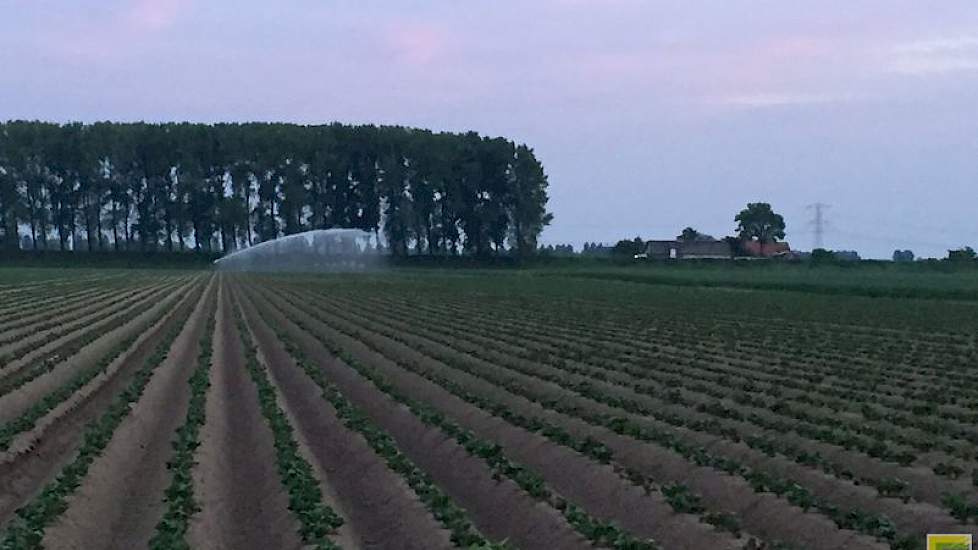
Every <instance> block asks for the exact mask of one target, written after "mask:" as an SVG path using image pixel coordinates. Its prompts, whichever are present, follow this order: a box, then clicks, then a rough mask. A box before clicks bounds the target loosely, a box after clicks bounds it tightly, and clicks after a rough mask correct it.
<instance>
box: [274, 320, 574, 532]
mask: <svg viewBox="0 0 978 550" xmlns="http://www.w3.org/2000/svg"><path fill="white" fill-rule="evenodd" d="M262 314H263V315H266V316H268V317H266V318H268V319H269V321H271V322H275V323H277V324H278V326H280V327H282V328H283V329H284V330H287V331H288V332H289V334H290V336H291V337H292V338H294V339H295V340H296V342H297V344H298V345H299V346H300V348H301V349H302V350H303V352H304V353H305V354H306V355H307V356H308V357H310V358H311V359H312V360H314V361H315V362H316V364H317V365H319V366H320V368H322V369H323V370H324V372H325V373H326V374H327V375H328V376H329V378H330V380H332V381H333V382H334V383H335V384H336V385H337V386H338V387H339V388H340V389H341V390H342V391H343V393H344V395H346V397H347V398H348V399H350V400H351V401H352V402H353V403H354V404H356V405H357V406H358V407H359V408H360V409H361V410H363V411H364V412H365V413H366V414H367V416H368V417H370V419H371V420H372V421H374V422H375V423H377V424H378V425H379V426H380V427H381V428H383V429H384V430H386V431H387V433H389V434H390V435H391V436H392V437H394V439H395V441H396V442H397V445H398V448H399V449H400V450H401V451H402V452H403V453H404V454H405V455H406V456H407V457H408V458H409V459H410V460H411V461H413V462H414V463H415V464H416V465H417V466H418V467H419V468H421V469H422V470H424V471H425V472H427V473H428V474H429V475H430V476H431V477H432V479H433V480H434V481H435V483H437V484H438V486H439V487H441V488H442V490H444V491H445V493H446V494H448V495H449V496H450V497H451V498H452V499H453V500H454V501H455V502H456V503H458V504H459V505H460V506H461V507H462V508H464V509H465V510H466V511H467V512H468V514H469V517H470V519H471V520H472V522H473V523H474V524H475V526H476V527H477V528H478V529H479V530H480V531H481V532H482V533H483V534H485V535H486V536H487V537H489V538H490V539H492V540H503V539H507V540H509V542H510V543H511V544H513V545H515V546H516V547H518V548H561V549H565V548H589V547H590V545H589V544H588V543H587V542H586V541H585V540H584V539H583V538H581V536H580V535H578V534H577V533H576V532H575V531H574V530H573V529H572V528H571V527H570V526H569V525H568V524H567V523H566V521H564V519H563V517H562V516H561V515H560V514H559V513H558V512H557V511H556V510H554V509H553V508H550V507H549V506H547V505H545V504H542V503H540V502H537V501H535V500H534V499H533V498H532V497H530V496H529V495H527V494H526V493H525V492H523V491H522V490H521V489H520V488H519V486H517V485H516V484H515V483H514V482H512V481H510V480H508V479H504V480H502V481H495V480H494V479H493V477H492V472H491V471H490V470H489V469H488V467H487V466H486V464H485V463H484V462H483V461H482V460H481V459H477V458H474V457H472V456H471V455H469V454H468V453H467V452H466V451H465V449H464V448H462V447H461V446H459V445H458V444H457V443H456V442H455V441H454V440H453V439H450V438H449V437H448V436H446V435H444V434H443V433H442V432H440V431H439V430H437V429H435V428H431V427H429V426H426V425H425V424H424V423H422V422H421V421H420V420H419V419H418V418H417V417H416V416H414V415H413V414H412V413H411V412H410V411H409V410H407V409H406V408H404V407H403V406H401V405H399V404H398V403H396V402H394V401H392V400H391V399H389V398H388V397H387V396H386V395H384V394H383V393H382V392H380V391H379V390H378V389H377V388H375V387H374V386H373V385H372V384H371V383H370V382H369V381H367V380H364V379H363V378H361V377H360V376H359V375H358V374H357V373H356V371H354V370H353V369H351V368H350V367H348V366H346V365H344V364H342V362H340V361H339V360H338V359H336V358H334V357H333V356H332V355H330V353H329V352H328V351H327V350H326V349H325V348H323V347H322V345H321V344H320V343H319V342H318V341H317V340H316V339H315V338H313V337H312V336H311V335H309V334H307V333H305V332H303V331H301V330H299V329H298V327H296V326H295V325H294V324H292V323H291V322H289V321H287V320H286V319H285V318H284V317H283V316H282V315H281V314H280V313H278V312H277V311H274V310H273V309H272V308H262Z"/></svg>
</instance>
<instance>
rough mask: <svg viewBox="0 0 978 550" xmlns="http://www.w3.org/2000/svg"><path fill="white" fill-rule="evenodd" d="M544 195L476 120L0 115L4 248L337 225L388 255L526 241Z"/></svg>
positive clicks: (252, 237) (240, 236) (146, 241)
mask: <svg viewBox="0 0 978 550" xmlns="http://www.w3.org/2000/svg"><path fill="white" fill-rule="evenodd" d="M546 205H547V177H546V174H545V172H544V170H543V166H542V165H541V164H540V162H539V161H538V159H537V158H536V157H535V155H534V154H533V150H532V149H530V148H528V147H527V146H525V145H519V146H517V145H516V144H514V143H513V142H512V141H509V140H507V139H503V138H486V137H482V136H480V135H478V134H476V133H474V132H470V133H465V134H452V133H434V132H430V131H427V130H416V129H410V128H403V127H389V126H380V127H379V126H372V125H364V126H349V125H342V124H330V125H320V126H303V125H295V124H279V123H244V124H193V123H165V124H148V123H110V122H104V123H95V124H80V123H76V124H53V123H46V122H28V121H13V122H7V123H0V240H2V244H3V247H5V248H8V249H9V248H18V247H21V246H22V242H23V243H24V244H27V243H29V244H30V247H32V248H36V249H60V250H68V249H72V250H77V249H78V248H81V249H82V250H116V251H122V250H140V251H150V250H167V251H178V250H200V251H207V252H228V251H230V250H234V249H236V248H241V247H244V246H249V245H252V244H255V243H258V242H262V241H267V240H270V239H274V238H276V237H279V236H281V235H289V234H294V233H299V232H302V231H306V230H310V229H328V228H333V227H345V228H357V229H363V230H365V231H370V232H374V233H375V234H376V235H378V242H380V241H379V235H380V234H383V235H384V237H385V241H386V246H387V247H388V248H389V249H390V251H391V253H393V254H398V255H405V254H409V253H418V254H457V253H469V254H478V255H489V254H500V253H514V254H520V255H525V254H529V253H532V252H533V251H534V250H535V249H536V240H537V237H538V235H539V234H540V232H541V230H542V229H543V227H544V226H545V225H547V224H548V223H549V222H550V220H551V215H550V214H548V213H547V210H546ZM28 235H29V239H28V238H26V237H27V236H28Z"/></svg>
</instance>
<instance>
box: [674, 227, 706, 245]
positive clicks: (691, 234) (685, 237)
mask: <svg viewBox="0 0 978 550" xmlns="http://www.w3.org/2000/svg"><path fill="white" fill-rule="evenodd" d="M676 240H677V241H683V242H693V241H715V240H716V239H714V238H713V236H712V235H707V234H706V233H700V232H699V231H697V230H695V229H693V228H692V227H687V228H686V229H683V232H682V233H681V234H680V235H679V236H677V237H676Z"/></svg>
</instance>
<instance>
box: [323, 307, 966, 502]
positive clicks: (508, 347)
mask: <svg viewBox="0 0 978 550" xmlns="http://www.w3.org/2000/svg"><path fill="white" fill-rule="evenodd" d="M321 303H324V304H333V303H334V302H333V301H332V300H327V301H326V302H321ZM341 303H342V302H341ZM333 309H334V310H336V311H343V310H344V308H339V309H336V308H333ZM345 310H346V311H349V308H347V309H345ZM360 312H361V313H360V315H368V317H369V318H370V319H373V320H374V321H375V322H381V324H382V325H387V326H390V327H392V328H393V329H394V330H398V331H401V333H402V334H404V335H405V336H406V335H408V334H419V335H426V334H428V333H430V332H431V331H433V330H438V329H439V327H444V330H439V332H438V333H437V334H438V336H439V338H438V341H439V342H440V343H443V340H442V339H441V338H440V336H444V335H446V334H448V333H449V332H451V334H453V336H452V337H451V338H452V347H453V349H457V350H461V351H468V352H469V353H475V355H477V356H478V358H479V359H476V358H473V360H476V361H479V360H481V359H489V360H491V362H492V363H493V364H495V365H500V366H516V367H518V368H519V369H520V370H521V371H524V370H525V369H530V370H534V369H537V368H538V366H537V365H536V364H535V362H528V361H527V360H526V359H523V357H524V356H525V353H523V349H526V348H521V347H520V345H518V344H516V343H511V342H509V341H508V339H506V338H500V339H498V340H496V341H492V342H489V341H486V340H483V339H480V338H475V337H472V336H471V335H470V334H469V332H466V334H465V335H464V336H460V335H458V334H457V333H456V332H454V331H451V327H449V326H447V325H445V324H444V323H443V322H441V321H435V320H434V319H432V318H430V317H429V319H428V322H427V323H425V325H424V326H423V327H419V326H412V325H411V324H410V323H408V322H406V321H394V320H392V319H391V318H390V316H389V315H386V316H385V315H383V314H382V312H380V311H373V310H368V309H365V308H360ZM371 313H372V314H371ZM563 361H564V364H566V365H567V366H568V367H572V366H573V365H574V363H575V362H574V361H573V360H570V359H566V358H564V360H563ZM612 374H613V373H610V372H609V371H608V370H603V371H602V372H601V374H600V375H596V376H595V377H594V378H590V377H587V376H581V375H579V374H568V375H567V376H568V378H569V379H571V380H573V381H578V382H580V381H588V382H591V381H595V383H597V381H600V380H607V379H608V377H609V376H611V375H612ZM655 390H656V391H653V388H652V387H649V386H646V385H643V386H642V395H643V399H644V400H646V401H647V402H648V403H649V406H650V407H652V408H654V410H655V411H657V413H660V414H663V415H665V416H664V418H670V417H671V418H683V417H685V418H686V419H687V422H688V423H687V424H686V425H688V426H691V427H692V426H695V425H696V424H694V423H695V422H699V423H700V425H703V426H711V425H712V426H719V427H722V428H724V429H726V430H727V431H725V432H722V437H721V436H718V435H717V434H716V433H704V432H694V431H689V434H690V436H691V437H695V438H696V439H697V440H698V441H699V442H700V443H701V444H703V445H707V446H713V445H719V446H721V447H725V448H727V449H737V450H736V451H735V452H736V454H737V455H743V454H745V453H746V454H751V450H750V449H745V447H746V445H744V444H741V443H740V442H741V441H743V440H744V438H748V437H758V436H763V437H765V438H766V439H767V440H769V441H777V442H780V443H787V444H790V445H792V446H793V447H794V448H795V449H797V450H798V456H805V455H804V453H808V454H807V456H810V457H815V456H820V457H823V458H824V459H825V461H826V462H827V463H830V464H833V465H835V467H836V469H837V475H843V474H844V475H845V476H846V478H853V477H855V479H856V480H865V481H871V482H873V483H875V484H881V483H883V482H885V480H887V479H900V480H903V481H906V482H907V483H908V486H907V488H906V489H905V490H904V493H905V494H906V495H907V496H910V497H913V498H915V499H917V500H920V501H922V502H927V503H930V504H933V505H935V506H941V504H942V502H943V500H944V495H946V494H949V493H952V494H957V493H963V494H969V493H974V492H975V491H976V489H975V487H974V486H973V485H972V483H971V480H969V479H947V478H943V477H939V476H936V475H935V474H934V471H933V470H932V469H931V468H926V467H919V466H918V467H912V466H911V467H907V466H901V465H899V464H896V463H893V462H885V461H881V460H879V459H876V458H873V457H870V456H868V455H866V454H865V453H860V452H858V451H855V450H852V449H846V448H844V447H841V446H838V445H832V444H828V443H824V442H821V441H816V440H811V439H806V438H804V437H802V436H800V435H799V434H797V433H792V432H775V431H772V430H762V429H760V428H758V427H757V426H755V425H752V424H748V423H745V422H740V421H736V420H733V419H730V418H722V417H718V416H715V415H712V414H710V411H711V409H710V408H704V409H697V408H696V406H695V405H696V404H697V403H698V404H701V405H703V406H704V407H705V406H707V405H712V404H715V403H716V402H717V401H716V400H715V399H702V400H698V401H693V402H692V404H689V403H687V404H685V405H681V404H677V403H676V402H675V398H674V397H670V398H669V399H668V400H667V399H662V398H660V397H658V396H670V395H672V394H670V392H680V394H679V395H680V396H682V395H683V393H682V392H681V390H680V389H679V388H677V387H674V386H663V387H657V388H655ZM616 395H620V394H616ZM624 397H626V398H627V397H628V395H625V396H624ZM720 403H721V405H723V406H725V407H730V408H731V409H732V410H738V408H737V405H736V403H733V402H728V401H723V402H720ZM731 430H732V431H731ZM714 431H720V430H714ZM733 433H736V434H740V436H739V437H737V438H736V439H730V437H731V434H733ZM724 438H726V439H727V441H724V440H723V439H724ZM753 454H754V455H755V456H762V455H763V456H764V460H765V461H768V457H767V456H766V454H764V453H761V452H759V451H758V450H756V449H755V450H754V451H753ZM785 459H786V460H790V459H789V458H788V457H785ZM945 460H946V458H945ZM771 461H772V462H773V460H771ZM784 466H785V467H788V468H790V469H793V470H796V471H798V467H799V466H806V465H805V464H796V465H794V466H791V465H787V464H786V465H784ZM807 466H809V467H811V468H818V466H819V465H818V464H808V465H807ZM801 475H807V476H810V477H812V478H813V479H817V480H819V483H821V478H822V477H823V476H822V475H821V473H820V472H818V473H807V474H801ZM843 481H845V482H846V483H848V481H849V480H848V479H843Z"/></svg>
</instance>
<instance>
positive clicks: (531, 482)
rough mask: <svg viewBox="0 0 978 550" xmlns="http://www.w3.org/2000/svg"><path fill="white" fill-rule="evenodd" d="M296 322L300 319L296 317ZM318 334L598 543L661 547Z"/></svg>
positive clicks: (337, 352) (382, 388)
mask: <svg viewBox="0 0 978 550" xmlns="http://www.w3.org/2000/svg"><path fill="white" fill-rule="evenodd" d="M293 322H296V320H295V319H293ZM296 324H297V326H299V327H300V328H303V329H304V327H303V326H302V325H301V322H296ZM283 336H284V335H283ZM283 336H280V338H282V337H283ZM316 336H317V338H319V341H320V342H321V343H322V344H323V345H324V346H325V347H326V348H327V349H329V350H330V351H331V352H332V353H333V354H334V355H336V356H337V357H339V358H340V359H342V360H343V362H344V364H346V365H347V366H349V367H351V368H352V369H354V370H355V371H356V372H357V373H358V374H359V375H361V376H363V377H364V378H365V379H367V380H369V381H370V382H371V383H372V384H373V385H374V386H375V387H376V388H377V389H379V390H380V391H382V392H383V393H385V394H386V395H388V396H389V397H391V398H392V399H394V400H395V401H397V402H399V403H402V404H403V405H405V406H406V407H407V408H408V409H409V410H410V411H411V412H412V413H413V414H415V416H417V417H418V418H419V419H421V420H422V421H423V422H424V423H425V424H427V425H429V426H433V427H436V428H438V429H439V430H440V431H442V432H443V433H445V434H447V435H449V436H450V437H452V438H453V439H455V440H456V441H457V442H458V443H459V444H460V445H461V446H462V447H463V448H465V450H466V451H467V452H468V453H469V454H470V455H472V456H476V457H478V458H480V459H482V460H483V461H485V462H486V464H487V465H488V466H489V467H490V468H491V469H492V470H493V471H494V472H496V474H497V475H498V476H501V477H505V478H508V479H511V480H513V481H514V482H516V483H517V485H519V486H520V487H521V488H522V489H523V490H524V491H526V492H527V493H528V494H529V495H530V496H532V497H534V498H535V499H537V500H539V501H541V502H543V503H545V504H548V505H549V506H551V507H553V508H554V509H556V510H558V511H559V512H560V513H561V514H562V515H563V516H564V518H565V519H566V520H567V521H568V523H569V524H570V525H572V526H573V527H574V528H575V529H576V530H577V531H578V532H580V533H581V534H582V535H583V536H584V537H586V538H587V539H588V540H590V541H591V542H593V543H594V544H597V545H599V546H604V547H613V548H630V549H636V550H640V549H653V548H657V545H655V543H654V542H653V541H651V540H642V539H638V538H636V537H634V536H633V535H631V534H629V533H627V532H625V531H623V530H621V528H619V527H618V526H616V525H615V524H613V523H609V522H604V521H601V520H598V519H596V518H594V517H592V516H591V515H590V514H588V513H587V512H585V511H584V510H583V509H582V508H579V507H578V506H575V505H574V504H572V503H570V502H568V501H567V500H566V499H565V498H564V497H562V496H560V495H559V494H558V493H557V492H556V491H554V490H553V489H552V488H551V487H549V486H548V484H547V483H546V481H545V480H544V479H543V478H542V477H540V476H539V475H538V474H537V473H535V472H533V471H531V470H529V469H528V468H526V467H524V466H522V465H519V464H517V463H515V462H514V461H512V460H510V459H509V458H508V457H507V456H506V455H505V453H504V452H503V450H502V448H501V447H500V446H499V445H497V444H495V443H492V442H489V441H485V440H482V439H480V438H478V437H476V436H475V434H474V433H472V432H471V431H469V430H466V429H464V428H462V427H461V426H459V425H458V424H455V423H454V422H452V421H450V420H449V419H448V418H447V417H445V416H444V415H443V414H442V413H440V412H439V411H438V410H437V409H434V408H433V407H430V406H428V405H426V404H424V403H422V402H420V401H417V400H415V399H413V398H411V397H409V396H407V395H405V394H403V393H401V392H399V391H398V390H397V389H396V388H395V387H394V385H392V384H391V383H389V382H388V381H387V380H386V379H385V378H384V377H383V376H382V375H381V374H380V373H379V372H377V371H376V370H374V369H372V368H370V367H369V366H367V365H366V364H363V363H361V362H360V361H358V360H357V359H356V358H355V357H354V356H352V355H350V354H349V353H347V352H346V351H345V350H343V349H341V348H339V347H337V346H336V345H335V343H334V342H331V341H329V340H325V339H322V338H321V337H320V336H319V335H316ZM293 349H294V347H293Z"/></svg>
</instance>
